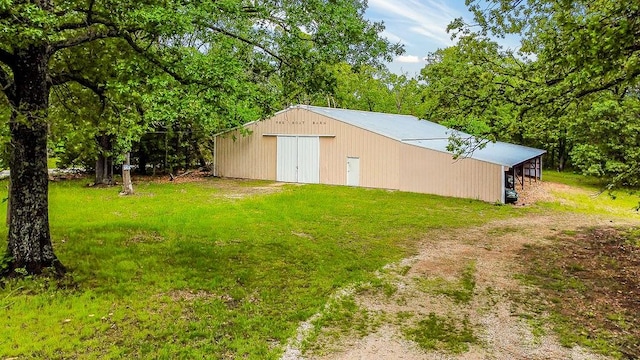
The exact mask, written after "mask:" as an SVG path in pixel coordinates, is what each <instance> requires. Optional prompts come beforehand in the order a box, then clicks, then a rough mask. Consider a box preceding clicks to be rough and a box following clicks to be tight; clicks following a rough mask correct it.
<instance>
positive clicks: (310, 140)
mask: <svg viewBox="0 0 640 360" xmlns="http://www.w3.org/2000/svg"><path fill="white" fill-rule="evenodd" d="M298 182H301V183H308V184H318V183H319V182H320V138H318V137H317V136H313V137H307V136H301V137H298Z"/></svg>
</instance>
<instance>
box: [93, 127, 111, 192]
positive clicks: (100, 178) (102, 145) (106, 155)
mask: <svg viewBox="0 0 640 360" xmlns="http://www.w3.org/2000/svg"><path fill="white" fill-rule="evenodd" d="M96 141H97V142H98V159H97V160H96V178H95V184H96V185H113V154H112V151H113V139H112V136H111V135H107V134H100V135H98V136H97V137H96Z"/></svg>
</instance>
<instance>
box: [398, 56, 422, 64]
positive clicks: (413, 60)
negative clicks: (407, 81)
mask: <svg viewBox="0 0 640 360" xmlns="http://www.w3.org/2000/svg"><path fill="white" fill-rule="evenodd" d="M394 60H395V61H397V62H400V63H409V64H416V63H419V62H422V60H421V59H420V58H419V57H418V56H415V55H400V56H397V57H396V58H395V59H394Z"/></svg>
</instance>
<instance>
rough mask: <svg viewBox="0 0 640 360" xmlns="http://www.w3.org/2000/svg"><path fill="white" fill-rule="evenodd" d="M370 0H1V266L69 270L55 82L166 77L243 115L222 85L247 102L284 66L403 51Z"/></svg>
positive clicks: (134, 82) (132, 82)
mask: <svg viewBox="0 0 640 360" xmlns="http://www.w3.org/2000/svg"><path fill="white" fill-rule="evenodd" d="M365 8H366V1H362V0H306V1H300V0H221V1H180V0H165V1H153V0H148V1H137V0H117V1H114V0H68V1H61V0H30V1H27V0H0V90H2V94H4V96H5V97H6V100H7V102H8V104H9V107H10V111H9V113H10V118H9V119H8V121H9V127H10V137H11V143H10V147H11V156H10V161H9V165H10V170H11V183H12V189H11V202H10V209H9V212H10V215H11V216H10V224H9V235H8V248H7V253H6V256H7V257H8V258H9V262H8V263H9V267H8V269H6V270H5V273H12V272H14V271H15V270H16V269H18V268H23V269H25V270H26V271H27V272H28V273H33V274H38V273H41V272H42V271H43V269H45V268H49V267H53V268H55V269H56V270H57V271H58V272H62V271H64V267H63V266H62V264H61V263H60V262H59V261H58V259H57V257H56V255H55V254H54V251H53V248H52V243H51V237H50V232H49V218H48V195H47V191H48V184H47V182H48V174H47V162H46V160H47V129H48V123H49V118H48V117H49V109H50V95H51V91H52V89H53V88H55V87H60V86H69V85H73V86H74V88H75V89H76V91H79V90H78V88H84V89H85V90H87V91H91V92H93V93H94V94H95V95H96V96H97V97H98V98H101V97H103V96H105V94H107V93H108V91H116V92H117V91H120V93H125V92H133V93H135V92H136V91H138V89H139V87H145V88H147V89H148V88H149V87H156V88H158V89H163V90H164V91H165V93H164V94H163V95H162V96H168V95H170V94H176V96H178V95H179V94H181V93H184V91H187V93H189V94H190V93H191V91H199V92H201V94H199V95H201V96H200V98H203V99H207V100H209V101H211V102H213V103H215V104H216V107H217V108H218V109H222V110H224V111H221V113H223V114H233V116H236V117H237V116H242V115H243V114H247V113H251V112H252V111H251V110H247V109H246V108H242V107H241V108H239V109H236V106H235V100H234V97H233V96H223V95H224V94H227V93H233V92H236V91H238V92H240V93H242V94H243V95H242V96H241V98H242V100H243V101H242V102H241V103H244V104H246V103H250V102H251V95H250V94H251V93H255V91H256V90H255V89H256V88H255V87H252V85H251V82H252V81H253V82H260V81H261V80H260V79H262V78H268V77H269V75H270V74H274V73H277V75H278V78H279V79H280V80H279V81H281V83H282V86H283V87H284V88H285V89H287V88H288V87H290V88H294V87H301V88H304V87H309V86H315V84H317V83H318V82H317V81H316V79H314V78H313V76H314V74H315V72H314V70H315V69H317V68H320V67H321V64H331V63H337V62H339V61H347V62H349V63H351V64H354V65H356V64H361V63H371V62H376V61H378V60H380V59H386V60H389V57H390V56H391V55H392V53H393V52H396V51H400V48H399V47H398V46H396V45H392V44H390V43H389V42H387V41H385V40H382V39H381V38H380V37H379V35H378V34H379V33H380V31H381V30H382V29H383V28H382V25H381V24H377V23H370V22H368V21H367V20H365V19H364V18H363V14H364V10H365ZM107 48H120V49H123V50H122V52H123V53H125V52H126V54H127V57H128V61H126V62H124V63H123V62H122V61H120V60H121V59H120V58H119V56H117V55H116V56H111V57H109V56H108V54H104V53H101V51H103V50H104V49H107ZM112 54H113V53H112ZM98 68H99V69H100V71H99V72H97V71H96V69H98ZM150 69H151V70H150ZM123 72H127V73H128V76H129V78H128V81H122V78H121V77H119V76H120V74H122V73H123ZM163 76H164V78H163ZM162 79H164V80H162ZM294 85H295V86H294ZM179 86H187V88H182V89H181V90H179V91H178V90H176V89H177V88H178V87H179ZM246 88H252V89H251V90H247V89H246ZM141 96H142V95H141ZM191 97H193V96H191ZM120 98H123V97H120ZM118 99H119V97H117V96H116V97H114V98H113V100H111V101H118ZM3 102H4V101H3ZM0 103H1V102H0ZM141 103H144V101H141ZM120 105H122V104H120ZM254 107H255V106H254ZM258 107H259V106H258ZM165 115H166V116H171V115H172V112H171V111H167V113H166V114H165Z"/></svg>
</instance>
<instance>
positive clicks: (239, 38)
mask: <svg viewBox="0 0 640 360" xmlns="http://www.w3.org/2000/svg"><path fill="white" fill-rule="evenodd" d="M205 26H206V27H207V28H208V29H210V30H213V31H215V32H219V33H221V34H224V35H226V36H228V37H231V38H234V39H236V40H240V41H242V42H243V43H245V44H249V45H251V46H255V47H257V48H259V49H261V50H262V51H264V52H266V53H267V54H269V55H270V56H271V57H273V58H274V59H277V60H278V61H280V63H283V64H286V65H290V63H289V62H288V61H286V60H284V58H282V57H281V56H280V55H278V54H276V53H275V52H273V51H272V50H271V49H269V48H267V47H266V46H264V45H262V44H259V43H257V42H255V41H252V40H249V39H247V38H245V37H242V36H240V35H237V34H234V33H232V32H230V31H227V30H225V29H222V28H219V27H216V26H211V25H205Z"/></svg>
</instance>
